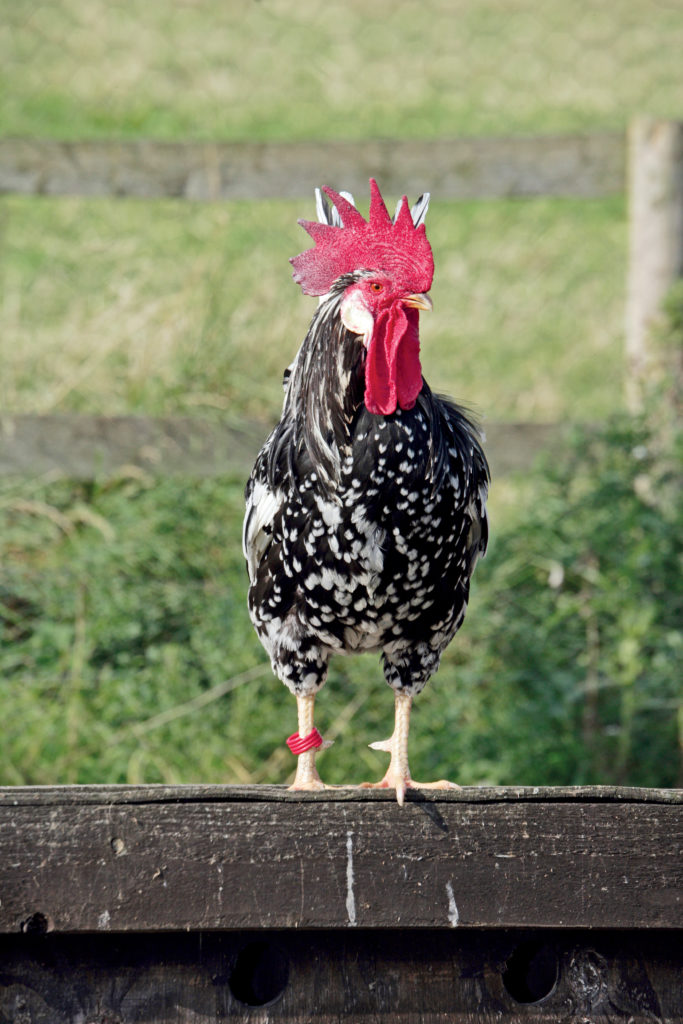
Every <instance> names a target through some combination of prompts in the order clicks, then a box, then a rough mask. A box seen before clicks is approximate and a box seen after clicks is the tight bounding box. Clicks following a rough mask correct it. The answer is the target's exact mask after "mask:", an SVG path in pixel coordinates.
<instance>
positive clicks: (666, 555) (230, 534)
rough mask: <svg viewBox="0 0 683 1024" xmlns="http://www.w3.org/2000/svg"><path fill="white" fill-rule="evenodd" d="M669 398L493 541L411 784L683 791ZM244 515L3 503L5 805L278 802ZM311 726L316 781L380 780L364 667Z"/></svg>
mask: <svg viewBox="0 0 683 1024" xmlns="http://www.w3.org/2000/svg"><path fill="white" fill-rule="evenodd" d="M682 308H683V307H682ZM679 312H680V311H679V309H678V306H677V305H675V306H672V317H671V325H672V326H671V329H670V338H671V339H673V340H675V339H676V336H677V331H678V330H680V325H681V323H683V316H681V318H680V320H679V321H678V323H677V320H676V318H677V317H678V316H679ZM671 351H674V352H675V351H677V349H676V347H675V346H672V348H671ZM671 380H672V377H671V374H670V373H667V374H666V375H663V376H662V378H661V380H660V383H659V385H658V388H657V395H658V398H657V400H652V401H649V402H648V411H647V412H646V413H644V414H643V415H642V416H640V417H636V418H634V417H626V416H620V417H616V418H614V419H613V420H611V421H610V422H609V423H608V424H607V425H606V426H605V427H603V428H601V429H583V430H578V429H577V430H575V432H574V435H573V438H572V440H571V443H570V444H569V445H568V447H567V449H566V452H565V454H564V455H563V456H562V457H561V458H559V459H557V458H556V459H555V460H554V461H553V462H544V463H543V464H541V465H540V466H539V467H538V468H537V469H536V470H535V471H534V472H533V473H532V474H531V475H530V476H529V477H528V478H527V479H526V480H525V483H524V494H525V499H524V501H523V502H521V503H520V504H519V506H518V511H517V513H516V514H515V515H514V516H512V517H508V521H507V522H506V523H504V524H502V525H501V527H500V528H499V529H496V527H495V524H494V533H493V537H494V539H493V543H492V546H491V551H490V553H489V555H488V557H487V558H486V560H485V561H484V562H483V563H482V564H481V565H480V566H479V567H478V569H477V573H476V576H475V586H474V589H473V599H472V607H471V610H470V614H469V617H468V620H467V622H466V623H465V626H464V628H463V630H462V632H461V634H460V635H459V636H458V637H457V638H456V640H455V642H454V643H453V644H452V645H451V647H450V648H449V649H448V651H447V653H446V655H445V657H444V662H443V665H442V668H441V670H440V672H439V673H438V675H437V676H436V677H435V679H434V681H433V682H432V684H431V685H430V687H428V689H427V691H425V694H424V695H422V696H421V697H420V698H419V699H418V700H417V701H416V713H415V716H414V727H413V734H412V753H413V770H414V772H415V776H416V777H417V778H419V777H420V776H421V775H424V776H426V777H433V776H435V775H437V776H440V775H447V776H450V777H455V778H458V779H459V781H460V782H463V783H468V784H475V783H482V782H488V783H501V784H528V785H542V784H565V785H566V784H572V783H577V784H578V783H603V784H605V783H615V784H632V785H648V786H650V785H661V786H672V785H681V784H682V783H683V771H682V768H683V765H682V760H681V751H682V749H683V743H682V741H683V714H682V712H681V678H682V675H683V674H682V673H681V665H682V661H683V658H682V655H683V633H682V631H681V623H682V622H683V585H682V583H681V580H682V579H683V574H682V573H681V570H682V569H683V564H682V548H681V538H682V537H683V516H682V514H681V503H680V484H681V476H680V465H681V461H680V457H681V454H683V453H682V451H681V448H682V445H681V432H680V428H679V427H678V426H677V423H676V417H675V401H674V397H673V396H672V388H671ZM663 382H665V383H666V385H667V389H668V390H667V393H666V394H663V392H662V386H661V385H662V383H663ZM241 511H242V497H241V484H240V483H238V482H235V481H230V480H220V479H218V480H207V481H203V482H196V481H186V480H174V479H166V480H161V481H151V480H147V479H144V478H141V479H138V478H128V479H118V480H111V481H104V482H98V483H94V484H92V485H78V484H73V483H66V482H61V483H51V484H38V483H36V484H34V485H32V486H31V487H30V488H27V485H26V483H25V482H22V483H21V484H18V483H12V482H7V481H5V482H3V483H2V485H1V490H0V554H1V555H2V559H3V564H4V566H5V569H4V572H3V577H2V590H1V591H0V621H1V623H2V633H1V636H0V676H1V678H2V683H1V684H0V685H1V686H2V690H3V711H4V730H5V739H4V742H3V758H2V763H1V764H0V782H2V783H5V784H7V783H10V784H13V783H46V782H76V781H78V782H124V781H132V782H142V781H144V782H154V781H168V782H173V781H195V780H203V781H222V782H228V781H232V782H235V781H238V782H239V781H241V782H247V781H257V782H261V781H285V780H286V778H287V777H288V773H289V772H291V769H292V759H291V757H290V755H289V754H288V752H287V751H286V749H285V748H284V745H283V741H284V737H285V736H286V735H287V733H288V732H289V731H292V730H293V729H294V726H295V708H294V701H293V699H292V698H291V695H290V694H289V693H288V691H286V690H285V688H284V687H283V686H281V684H280V683H279V682H277V681H276V680H275V679H274V678H273V677H272V675H271V673H270V668H269V666H268V665H267V664H266V663H265V655H264V653H263V651H262V650H261V648H260V646H259V644H258V641H257V640H256V637H255V635H254V633H253V631H252V629H251V626H250V623H249V621H248V617H247V613H246V608H245V591H246V581H245V575H244V568H243V565H242V558H241V553H240V543H239V528H240V519H241ZM318 710H319V715H318V721H319V723H320V725H321V728H322V731H323V732H324V733H327V734H328V735H331V736H332V737H335V736H339V742H338V743H337V744H336V745H335V746H334V747H333V748H332V750H330V751H329V752H328V753H326V754H325V755H324V758H322V759H321V769H322V771H323V776H324V778H326V780H327V781H330V782H342V781H346V782H350V781H353V782H359V781H361V779H362V778H363V777H365V778H372V777H373V776H376V777H379V774H381V771H382V770H383V768H382V764H381V760H382V758H381V757H380V756H378V755H377V754H373V753H371V752H370V751H368V750H367V748H366V746H365V745H366V744H367V743H369V742H370V741H372V740H373V739H377V738H381V736H382V735H383V734H384V733H385V732H386V734H388V733H389V732H390V730H391V719H392V699H391V693H390V691H389V690H388V689H387V687H386V686H385V685H384V683H383V681H382V676H381V671H380V668H379V665H378V663H377V659H376V658H374V657H369V656H364V657H362V658H357V659H338V660H337V661H335V662H333V669H332V672H331V675H330V680H329V682H328V684H327V686H326V687H325V689H324V690H323V692H322V694H321V696H320V699H319V701H318ZM290 727H291V728H290Z"/></svg>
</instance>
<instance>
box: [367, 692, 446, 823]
mask: <svg viewBox="0 0 683 1024" xmlns="http://www.w3.org/2000/svg"><path fill="white" fill-rule="evenodd" d="M412 704H413V698H412V697H411V696H409V695H408V694H405V693H397V694H396V719H395V724H394V732H393V735H392V736H391V738H390V739H388V740H380V741H379V742H377V743H371V744H370V746H371V747H372V748H373V750H385V751H386V752H387V753H388V754H391V760H390V762H389V767H388V769H387V773H386V775H385V776H384V778H383V779H381V780H380V781H379V782H364V783H362V785H363V786H364V787H367V788H370V789H395V790H396V799H397V800H398V802H399V804H401V805H402V804H403V801H404V799H405V793H406V789H459V786H456V784H455V783H454V782H447V781H446V780H445V779H440V780H439V782H415V781H414V779H412V778H411V776H410V768H409V766H408V733H409V731H410V709H411V707H412Z"/></svg>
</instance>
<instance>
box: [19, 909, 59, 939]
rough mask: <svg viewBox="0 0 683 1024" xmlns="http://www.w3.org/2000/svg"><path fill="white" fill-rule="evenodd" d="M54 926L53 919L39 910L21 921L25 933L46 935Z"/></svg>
mask: <svg viewBox="0 0 683 1024" xmlns="http://www.w3.org/2000/svg"><path fill="white" fill-rule="evenodd" d="M53 928H54V925H53V923H52V919H51V918H50V917H48V915H47V914H41V913H40V911H39V910H38V911H36V913H35V914H31V916H30V917H27V918H26V920H25V921H22V922H21V930H22V932H24V934H25V935H45V934H46V933H47V932H51V931H52V929H53Z"/></svg>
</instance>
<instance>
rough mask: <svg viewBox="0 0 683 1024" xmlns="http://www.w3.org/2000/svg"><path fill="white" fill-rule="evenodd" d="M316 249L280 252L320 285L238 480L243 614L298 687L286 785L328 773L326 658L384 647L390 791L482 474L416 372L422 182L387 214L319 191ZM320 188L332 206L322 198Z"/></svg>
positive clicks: (485, 478)
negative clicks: (318, 709) (322, 718)
mask: <svg viewBox="0 0 683 1024" xmlns="http://www.w3.org/2000/svg"><path fill="white" fill-rule="evenodd" d="M323 192H324V193H325V195H324V196H323V195H322V193H321V192H320V191H318V192H317V193H316V196H317V203H316V205H317V215H318V221H305V220H301V221H299V223H300V224H301V226H302V227H303V228H304V229H305V230H306V231H307V232H308V234H309V235H310V236H311V237H312V239H313V241H314V243H315V245H314V247H313V248H311V249H308V250H306V251H305V252H303V253H301V254H300V255H299V256H296V257H294V258H293V259H292V260H291V261H290V262H291V263H292V265H293V267H294V275H293V276H294V280H295V281H296V282H297V283H298V284H299V285H300V286H301V288H302V290H303V292H304V293H305V294H307V295H315V296H318V298H319V303H318V309H317V311H316V313H315V315H314V317H313V320H312V322H311V325H310V328H309V330H308V333H307V335H306V337H305V339H304V341H303V343H302V345H301V347H300V349H299V351H298V353H297V355H296V357H295V359H294V362H293V363H292V365H291V366H290V367H289V368H288V370H287V371H285V380H284V388H285V399H284V406H283V411H282V417H281V419H280V422H279V423H278V425H277V426H276V427H275V429H274V430H273V432H272V433H271V434H270V436H269V437H268V439H267V441H266V442H265V445H264V446H263V448H262V450H261V452H260V454H259V455H258V457H257V459H256V463H255V465H254V469H253V471H252V473H251V476H250V478H249V481H248V483H247V487H246V505H247V509H246V515H245V520H244V534H243V540H244V554H245V557H246V560H247V567H248V572H249V581H250V586H249V598H248V600H249V613H250V616H251V620H252V622H253V624H254V627H255V629H256V632H257V634H258V636H259V638H260V640H261V642H262V644H263V645H264V647H265V649H266V651H267V652H268V654H269V656H270V659H271V663H272V667H273V671H274V672H275V674H276V675H277V676H278V677H279V678H280V679H281V680H282V682H283V683H285V685H286V686H287V687H288V688H289V689H290V690H291V691H292V693H293V694H295V696H296V699H297V710H298V732H296V733H294V734H293V735H292V736H290V737H289V740H288V741H287V742H288V745H289V747H290V749H291V750H292V752H293V753H294V754H295V755H297V757H298V761H297V771H296V776H295V779H294V784H293V786H292V787H291V788H292V789H297V790H318V789H323V788H324V784H323V782H322V780H321V778H320V776H319V774H318V770H317V767H316V763H315V760H316V753H317V752H318V751H319V750H321V749H324V748H325V747H326V746H329V745H330V744H329V742H327V741H325V740H323V738H322V737H321V735H320V733H319V732H318V730H317V729H316V728H315V726H314V702H315V696H316V694H317V693H318V691H319V690H320V688H321V687H322V686H323V684H324V682H325V679H326V676H327V669H328V662H329V659H330V657H331V655H333V654H353V653H356V652H361V651H381V652H382V662H383V668H384V676H385V679H386V681H387V683H388V684H389V686H391V687H392V689H393V690H394V693H395V725H394V731H393V734H392V736H391V738H390V739H388V740H384V741H381V742H379V743H373V744H371V746H372V747H375V748H376V749H380V750H383V751H386V752H387V753H389V754H390V755H391V757H390V763H389V767H388V770H387V772H386V774H385V776H384V777H383V778H382V779H381V780H380V781H379V782H377V783H363V785H365V786H375V787H386V788H393V789H395V791H396V797H397V799H398V802H399V804H402V803H403V801H404V798H405V793H406V790H407V789H410V788H413V787H430V788H450V787H452V786H453V784H452V783H450V782H446V781H445V780H441V781H439V782H432V783H418V782H416V781H414V780H413V779H412V778H411V774H410V769H409V764H408V732H409V723H410V710H411V706H412V701H413V698H414V697H415V696H416V695H417V694H419V693H420V691H421V690H422V689H423V688H424V686H425V684H426V683H427V681H428V680H429V678H430V677H431V676H432V674H433V673H434V672H435V671H436V669H437V668H438V665H439V661H440V658H441V654H442V652H443V650H444V649H445V647H446V646H447V644H449V643H450V641H451V640H452V639H453V636H454V635H455V633H456V631H457V630H458V628H459V627H460V625H461V624H462V621H463V619H464V616H465V611H466V608H467V600H468V595H469V585H470V577H471V575H472V572H473V570H474V567H475V564H476V562H477V559H478V558H479V556H480V555H483V554H484V553H485V551H486V544H487V538H488V526H487V519H486V495H487V490H488V483H489V471H488V465H487V462H486V458H485V456H484V453H483V451H482V448H481V444H480V438H479V435H478V433H477V430H476V429H475V427H474V426H473V424H472V423H471V422H470V421H469V420H468V418H467V417H466V415H465V413H464V412H463V411H462V410H461V409H459V408H458V407H457V406H456V405H454V404H452V403H451V402H449V401H446V400H445V399H443V398H440V397H437V396H436V395H434V394H433V393H432V391H431V390H430V388H429V386H428V385H427V383H426V381H425V380H424V379H423V377H422V370H421V365H420V356H419V345H420V343H419V333H418V327H419V314H420V311H425V310H429V309H431V308H432V302H431V299H430V298H429V295H428V292H429V289H430V287H431V283H432V277H433V274H434V262H433V257H432V250H431V246H430V244H429V241H428V240H427V236H426V232H425V227H424V218H425V215H426V212H427V206H428V203H429V194H425V195H424V196H421V197H420V198H419V199H418V201H417V202H416V203H415V205H414V206H413V207H412V209H411V208H410V207H409V204H408V200H407V199H406V197H405V196H404V197H403V199H402V200H401V201H400V203H399V205H398V208H397V210H396V213H395V215H394V217H393V218H392V217H391V216H390V215H389V213H388V212H387V209H386V206H385V204H384V201H383V199H382V196H381V194H380V191H379V188H378V186H377V183H376V182H375V181H374V180H371V181H370V211H369V215H368V219H367V220H365V218H364V217H363V216H362V215H361V213H360V212H359V211H358V210H357V209H356V207H355V204H354V201H353V197H352V196H351V195H349V193H338V192H335V191H334V190H333V189H331V188H324V189H323ZM330 201H331V202H330Z"/></svg>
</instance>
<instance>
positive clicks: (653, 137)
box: [626, 117, 683, 411]
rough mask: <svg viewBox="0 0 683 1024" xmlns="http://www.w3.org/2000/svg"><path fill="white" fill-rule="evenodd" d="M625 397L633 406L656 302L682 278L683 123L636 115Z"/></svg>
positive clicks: (657, 309) (648, 347)
mask: <svg viewBox="0 0 683 1024" xmlns="http://www.w3.org/2000/svg"><path fill="white" fill-rule="evenodd" d="M628 151H629V168H628V179H629V181H628V190H629V191H628V196H629V234H630V238H629V271H628V299H627V306H626V359H627V384H626V391H627V394H626V397H627V401H628V404H629V407H630V408H631V409H632V410H633V411H636V410H637V409H638V408H639V407H640V405H641V402H642V388H643V383H644V380H645V377H646V375H647V372H648V367H649V364H650V362H651V345H650V337H651V332H652V328H653V327H654V325H655V324H656V323H657V319H658V317H659V315H660V313H661V308H662V302H663V300H664V298H665V296H666V293H667V292H668V290H669V288H670V287H671V285H672V284H673V283H674V281H675V280H676V279H677V278H679V277H683V122H681V121H658V120H654V119H652V118H647V117H639V118H636V119H635V120H634V121H633V122H632V124H631V125H630V129H629V150H628Z"/></svg>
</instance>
